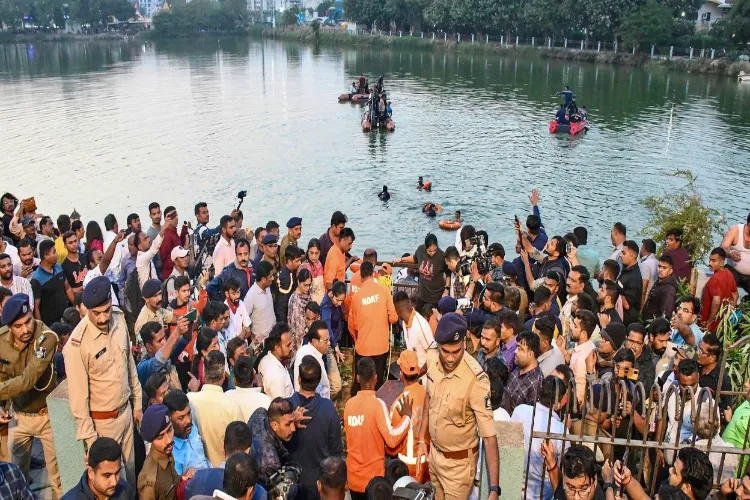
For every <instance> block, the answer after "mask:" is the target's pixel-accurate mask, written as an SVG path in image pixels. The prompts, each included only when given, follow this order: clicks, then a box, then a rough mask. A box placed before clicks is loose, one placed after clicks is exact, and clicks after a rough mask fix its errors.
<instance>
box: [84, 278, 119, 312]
mask: <svg viewBox="0 0 750 500" xmlns="http://www.w3.org/2000/svg"><path fill="white" fill-rule="evenodd" d="M111 299H112V284H111V283H110V282H109V279H108V278H107V277H106V276H97V277H96V278H94V279H92V280H91V281H90V282H89V284H88V285H86V288H84V289H83V305H84V306H86V308H88V309H91V308H92V307H99V306H100V305H102V304H106V303H107V301H109V300H111Z"/></svg>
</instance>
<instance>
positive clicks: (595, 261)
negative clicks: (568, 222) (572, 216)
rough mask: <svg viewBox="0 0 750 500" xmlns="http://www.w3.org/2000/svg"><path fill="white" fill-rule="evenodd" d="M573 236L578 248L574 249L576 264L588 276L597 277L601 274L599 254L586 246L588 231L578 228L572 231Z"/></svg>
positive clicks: (581, 227)
mask: <svg viewBox="0 0 750 500" xmlns="http://www.w3.org/2000/svg"><path fill="white" fill-rule="evenodd" d="M573 234H575V235H576V239H577V240H578V246H577V247H576V249H575V256H576V257H577V258H578V262H579V263H580V265H582V266H583V267H585V268H586V271H587V274H588V275H589V276H598V275H599V273H600V272H601V265H600V264H599V260H600V258H599V252H597V251H596V250H594V249H593V248H591V247H589V246H588V240H589V232H588V230H587V229H586V228H585V227H583V226H578V227H576V228H575V229H573ZM568 293H570V292H568Z"/></svg>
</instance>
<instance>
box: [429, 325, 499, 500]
mask: <svg viewBox="0 0 750 500" xmlns="http://www.w3.org/2000/svg"><path fill="white" fill-rule="evenodd" d="M467 328H468V325H467V323H466V320H465V319H464V318H463V316H461V315H460V314H457V313H448V314H446V315H445V316H443V317H442V318H441V319H440V322H439V323H438V326H437V329H436V330H435V342H437V344H438V348H437V350H434V349H431V350H430V352H429V353H428V355H427V363H426V365H427V366H426V368H427V396H426V397H425V402H424V410H423V414H422V422H423V424H422V430H421V436H420V439H419V443H418V447H417V463H418V464H421V463H422V457H423V456H425V455H427V448H428V447H427V443H426V441H425V430H426V429H428V428H429V431H430V447H429V448H430V451H429V460H428V462H429V464H430V465H429V468H430V480H431V481H432V483H433V484H434V485H435V488H436V490H437V495H436V498H438V499H439V500H442V499H444V498H451V499H452V498H468V497H469V494H470V492H471V489H472V487H473V486H474V477H475V475H476V470H477V455H478V453H479V438H482V439H483V440H484V449H485V450H486V451H485V453H486V456H487V464H488V465H489V475H490V477H489V483H490V495H489V497H488V498H489V499H490V500H497V498H498V497H499V496H500V487H499V485H498V476H499V457H498V449H497V436H496V434H495V423H494V421H493V415H492V406H491V404H490V380H489V378H488V377H487V374H486V373H484V371H482V367H481V366H480V365H479V363H477V361H476V360H475V359H474V358H472V357H471V356H465V355H464V336H465V335H466V330H467ZM425 423H426V424H428V425H424V424H425Z"/></svg>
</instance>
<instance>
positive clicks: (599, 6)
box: [581, 0, 645, 39]
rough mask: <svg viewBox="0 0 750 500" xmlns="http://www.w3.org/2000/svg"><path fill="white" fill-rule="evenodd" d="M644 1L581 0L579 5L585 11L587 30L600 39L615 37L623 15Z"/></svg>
mask: <svg viewBox="0 0 750 500" xmlns="http://www.w3.org/2000/svg"><path fill="white" fill-rule="evenodd" d="M644 3H645V0H581V7H582V8H583V11H584V12H585V13H586V17H587V20H588V23H587V24H588V26H587V28H588V31H590V32H591V33H596V34H597V35H599V36H598V38H600V39H601V38H603V37H606V36H611V37H612V38H615V37H617V36H618V35H619V32H620V27H621V25H622V21H623V18H624V16H625V15H626V14H627V13H628V12H629V11H631V10H633V9H635V8H636V7H639V6H640V5H643V4H644Z"/></svg>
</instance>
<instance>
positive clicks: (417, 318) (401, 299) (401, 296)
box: [393, 290, 435, 366]
mask: <svg viewBox="0 0 750 500" xmlns="http://www.w3.org/2000/svg"><path fill="white" fill-rule="evenodd" d="M393 305H394V307H395V308H396V314H397V315H398V317H399V319H400V320H401V328H403V330H404V341H405V343H406V349H407V350H410V351H414V352H415V353H416V355H417V359H418V362H419V366H424V364H425V363H426V362H427V352H428V351H429V349H431V348H432V346H433V342H435V339H434V338H433V336H432V329H431V328H430V324H429V322H428V321H427V320H426V319H424V316H422V315H421V314H419V313H418V312H417V311H416V310H415V309H414V307H412V304H411V300H409V295H408V294H407V293H406V292H404V291H402V290H400V291H398V292H396V293H394V294H393Z"/></svg>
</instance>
